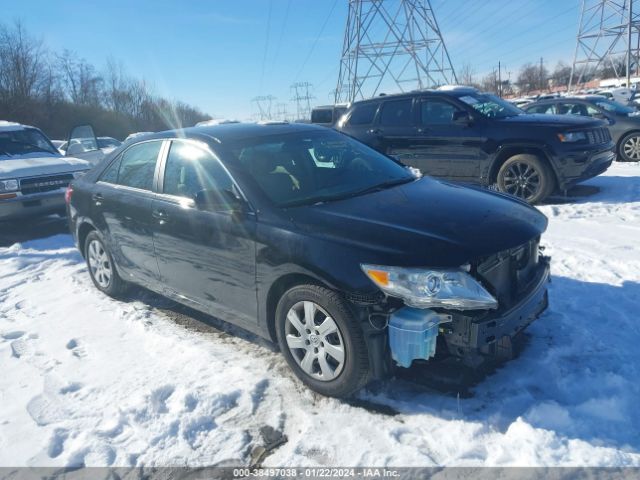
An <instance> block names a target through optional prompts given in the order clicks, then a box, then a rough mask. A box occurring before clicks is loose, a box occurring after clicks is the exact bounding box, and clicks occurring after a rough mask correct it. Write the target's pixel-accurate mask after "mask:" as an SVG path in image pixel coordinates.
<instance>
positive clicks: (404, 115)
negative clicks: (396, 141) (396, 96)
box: [380, 98, 413, 127]
mask: <svg viewBox="0 0 640 480" xmlns="http://www.w3.org/2000/svg"><path fill="white" fill-rule="evenodd" d="M412 123H413V122H412V121H411V99H410V98H407V99H404V100H394V101H393V102H384V103H383V104H382V113H380V125H391V126H394V127H406V126H409V125H411V124H412Z"/></svg>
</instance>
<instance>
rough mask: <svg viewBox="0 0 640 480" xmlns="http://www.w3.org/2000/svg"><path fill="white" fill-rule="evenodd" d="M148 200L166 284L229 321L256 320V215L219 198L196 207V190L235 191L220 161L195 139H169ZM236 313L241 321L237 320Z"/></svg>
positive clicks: (157, 255)
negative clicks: (155, 191) (155, 186)
mask: <svg viewBox="0 0 640 480" xmlns="http://www.w3.org/2000/svg"><path fill="white" fill-rule="evenodd" d="M161 168H162V171H163V177H162V178H161V181H160V185H159V195H158V196H157V198H156V199H155V200H153V202H152V216H153V239H154V246H155V253H156V257H157V260H158V266H159V269H160V275H161V277H162V282H163V284H164V285H165V288H166V289H167V290H169V291H170V293H172V294H174V295H176V294H177V295H179V296H181V297H183V298H185V299H187V300H189V301H191V302H193V303H195V304H197V305H196V306H202V307H204V309H205V310H206V311H208V312H209V313H211V314H212V315H214V316H216V317H218V318H221V319H223V320H227V321H231V322H233V323H241V324H242V323H248V324H254V325H255V323H256V322H257V299H256V278H255V268H256V266H255V248H256V246H255V240H254V233H255V216H254V215H253V214H241V215H238V214H237V213H234V212H233V211H232V208H231V205H230V204H229V205H228V206H225V205H226V204H225V203H224V202H223V204H222V205H221V206H219V207H218V208H215V209H214V208H198V207H196V205H195V202H194V198H195V196H196V194H197V193H198V192H203V191H206V192H214V193H217V194H219V195H218V198H224V196H225V195H228V194H229V193H230V192H234V191H236V192H237V187H235V185H234V183H233V180H232V179H231V177H230V175H229V174H228V173H227V171H226V170H225V168H224V167H223V166H222V164H221V163H220V162H219V161H218V159H217V158H216V157H215V156H214V155H213V154H212V152H211V151H210V150H209V149H208V148H207V147H206V145H204V144H201V143H200V142H194V141H191V140H173V141H172V142H171V145H170V146H169V150H168V155H167V157H166V160H165V161H164V165H163V167H161ZM239 319H240V322H239V321H238V320H239Z"/></svg>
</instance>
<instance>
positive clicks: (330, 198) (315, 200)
mask: <svg viewBox="0 0 640 480" xmlns="http://www.w3.org/2000/svg"><path fill="white" fill-rule="evenodd" d="M413 180H416V178H415V177H405V178H396V179H394V180H389V181H387V182H383V183H378V184H376V185H372V186H370V187H367V188H363V189H362V190H356V191H355V192H345V193H339V194H335V195H320V196H318V197H312V198H303V199H300V200H292V201H291V202H286V203H283V204H281V205H279V206H280V207H282V208H287V207H298V206H300V205H317V204H319V203H326V202H335V201H338V200H344V199H345V198H353V197H359V196H360V195H366V194H367V193H373V192H379V191H380V190H385V189H387V188H391V187H394V186H396V185H401V184H403V183H409V182H411V181H413Z"/></svg>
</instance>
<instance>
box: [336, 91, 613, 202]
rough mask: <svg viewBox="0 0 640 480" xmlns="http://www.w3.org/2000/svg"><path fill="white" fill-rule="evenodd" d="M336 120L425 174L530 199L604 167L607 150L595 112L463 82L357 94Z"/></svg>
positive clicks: (610, 155) (610, 156)
mask: <svg viewBox="0 0 640 480" xmlns="http://www.w3.org/2000/svg"><path fill="white" fill-rule="evenodd" d="M336 128H337V129H338V130H340V131H342V132H344V133H347V134H349V135H351V136H353V137H355V138H357V139H358V140H360V141H362V142H364V143H366V144H367V145H369V146H371V147H373V148H375V149H376V150H378V151H380V152H383V153H386V154H388V155H392V156H394V157H396V158H398V159H399V160H400V161H402V162H403V163H405V164H407V165H411V166H414V167H417V168H419V169H420V170H422V171H423V172H424V173H426V174H428V175H432V176H435V177H442V178H446V179H449V180H455V181H461V182H471V183H477V184H481V185H485V186H491V185H496V186H497V188H498V189H499V190H500V191H502V192H507V193H510V194H513V195H516V196H518V197H520V198H523V199H525V200H527V201H528V202H531V203H535V202H540V201H542V200H544V199H545V198H546V197H547V196H548V195H550V194H551V193H553V192H554V191H556V190H561V191H566V190H567V189H569V188H570V187H571V186H573V185H574V184H576V183H578V182H581V181H583V180H586V179H588V178H591V177H594V176H596V175H598V174H600V173H602V172H604V171H605V170H606V169H607V168H608V167H609V165H611V162H612V161H613V158H614V154H613V147H614V144H613V143H612V141H611V136H610V135H609V131H608V130H607V128H606V125H605V123H604V122H602V121H600V120H595V119H588V118H587V119H585V118H573V117H568V116H548V115H546V116H545V115H526V114H524V112H523V111H522V110H520V109H518V108H517V107H515V106H514V105H512V104H510V103H508V102H506V101H504V100H502V99H500V98H498V97H496V96H494V95H490V94H487V93H481V92H479V91H477V90H476V89H473V88H468V87H456V88H452V89H446V90H425V91H416V92H412V93H405V94H400V95H386V96H381V97H377V98H374V99H371V100H365V101H361V102H356V103H354V104H353V105H352V107H351V108H350V109H349V111H348V112H347V113H346V114H345V115H344V116H343V117H342V118H341V119H340V121H339V122H338V124H337V127H336Z"/></svg>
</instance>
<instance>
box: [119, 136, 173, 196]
mask: <svg viewBox="0 0 640 480" xmlns="http://www.w3.org/2000/svg"><path fill="white" fill-rule="evenodd" d="M161 145H162V142H161V141H156V142H145V143H141V144H138V145H134V146H133V147H131V148H129V149H128V150H127V151H125V152H124V153H123V154H122V158H121V160H120V168H119V170H118V182H117V183H118V184H120V185H126V186H127V187H134V188H140V189H142V190H151V189H152V187H153V174H154V172H155V169H156V160H157V159H158V153H159V152H160V146H161Z"/></svg>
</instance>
